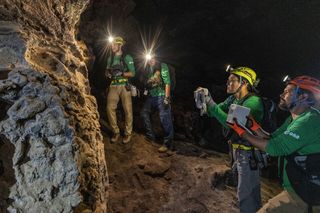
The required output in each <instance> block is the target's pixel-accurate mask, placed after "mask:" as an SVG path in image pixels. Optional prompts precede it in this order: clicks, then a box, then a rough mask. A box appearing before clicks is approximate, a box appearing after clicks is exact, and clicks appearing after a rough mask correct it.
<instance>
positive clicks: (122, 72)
mask: <svg viewBox="0 0 320 213" xmlns="http://www.w3.org/2000/svg"><path fill="white" fill-rule="evenodd" d="M110 42H111V49H112V54H111V56H109V58H108V61H107V69H106V76H107V77H108V78H111V83H110V86H109V88H108V95H107V116H108V120H109V124H110V126H111V129H112V132H113V136H112V137H111V142H112V143H115V142H118V141H119V139H120V130H119V127H118V124H117V114H116V110H117V106H118V102H119V100H120V99H121V102H122V107H123V110H124V113H125V130H124V138H123V143H129V142H130V140H131V135H132V120H133V118H132V99H131V91H130V85H129V82H128V81H129V79H130V78H132V77H134V76H135V67H134V63H133V58H132V57H131V56H130V55H124V54H123V52H122V46H123V45H124V44H125V41H124V39H123V38H122V37H115V38H114V39H113V40H112V41H110Z"/></svg>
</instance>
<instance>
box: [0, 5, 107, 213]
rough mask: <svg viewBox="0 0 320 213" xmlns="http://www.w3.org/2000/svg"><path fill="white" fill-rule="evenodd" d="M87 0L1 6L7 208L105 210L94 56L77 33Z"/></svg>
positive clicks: (1, 129)
mask: <svg viewBox="0 0 320 213" xmlns="http://www.w3.org/2000/svg"><path fill="white" fill-rule="evenodd" d="M87 4H88V1H87V0H80V1H64V0H60V1H54V2H53V1H40V0H38V1H32V2H29V1H18V0H14V1H5V0H1V6H0V18H1V20H3V21H1V25H0V60H1V67H0V72H2V73H5V74H4V75H3V76H6V74H7V75H8V76H7V78H6V79H3V80H1V81H0V98H1V100H4V101H6V102H7V103H9V109H8V110H7V116H6V117H5V118H2V120H1V122H0V132H1V134H3V135H4V136H5V137H6V138H7V139H8V140H9V141H10V143H11V144H13V145H14V155H13V159H12V163H13V169H14V174H15V179H16V183H15V184H14V185H13V186H11V189H10V195H9V197H10V198H11V199H12V202H11V203H10V206H9V208H8V209H9V211H10V212H17V211H18V212H73V211H75V212H83V211H87V212H105V211H106V199H107V189H108V185H107V184H108V178H107V167H106V162H105V155H104V144H103V141H102V136H101V132H100V125H99V122H98V121H99V115H98V112H97V104H96V100H95V99H94V97H93V96H91V95H90V87H89V83H88V79H87V78H88V68H87V67H88V66H90V64H91V63H92V58H91V57H90V53H89V51H88V49H87V48H86V46H85V45H84V44H83V43H81V41H78V40H76V29H75V26H76V24H77V22H78V21H79V18H80V14H81V12H82V11H83V10H84V9H85V7H86V5H87Z"/></svg>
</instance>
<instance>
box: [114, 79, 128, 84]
mask: <svg viewBox="0 0 320 213" xmlns="http://www.w3.org/2000/svg"><path fill="white" fill-rule="evenodd" d="M127 82H128V79H125V78H121V79H113V80H112V81H111V83H127Z"/></svg>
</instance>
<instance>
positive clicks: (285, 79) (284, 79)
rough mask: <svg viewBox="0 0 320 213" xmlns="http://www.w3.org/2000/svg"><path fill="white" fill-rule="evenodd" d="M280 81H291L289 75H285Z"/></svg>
mask: <svg viewBox="0 0 320 213" xmlns="http://www.w3.org/2000/svg"><path fill="white" fill-rule="evenodd" d="M282 81H283V82H284V83H289V82H290V81H291V78H290V76H289V75H286V76H285V77H284V78H283V79H282Z"/></svg>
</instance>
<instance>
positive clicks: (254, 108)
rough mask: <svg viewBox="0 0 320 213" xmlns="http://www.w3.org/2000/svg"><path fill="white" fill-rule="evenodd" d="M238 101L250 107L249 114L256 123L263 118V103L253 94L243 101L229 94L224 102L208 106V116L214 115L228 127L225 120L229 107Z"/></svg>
mask: <svg viewBox="0 0 320 213" xmlns="http://www.w3.org/2000/svg"><path fill="white" fill-rule="evenodd" d="M244 98H246V97H244ZM242 102H243V103H242ZM239 103H240V105H242V106H244V107H248V108H250V114H251V115H252V116H253V118H254V119H255V120H256V121H257V122H258V123H261V121H262V119H263V103H262V101H261V98H260V97H258V96H255V95H252V96H250V97H248V98H246V100H245V101H243V100H242V99H240V100H237V99H235V98H234V96H233V95H232V96H229V97H228V98H227V99H226V100H225V101H224V102H222V103H220V104H217V105H214V106H211V107H209V108H208V115H209V117H215V118H216V119H217V120H218V121H219V123H221V124H222V125H223V126H224V127H227V128H228V126H227V124H226V120H227V116H228V111H229V107H230V105H231V104H239ZM241 103H242V104H241Z"/></svg>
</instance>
